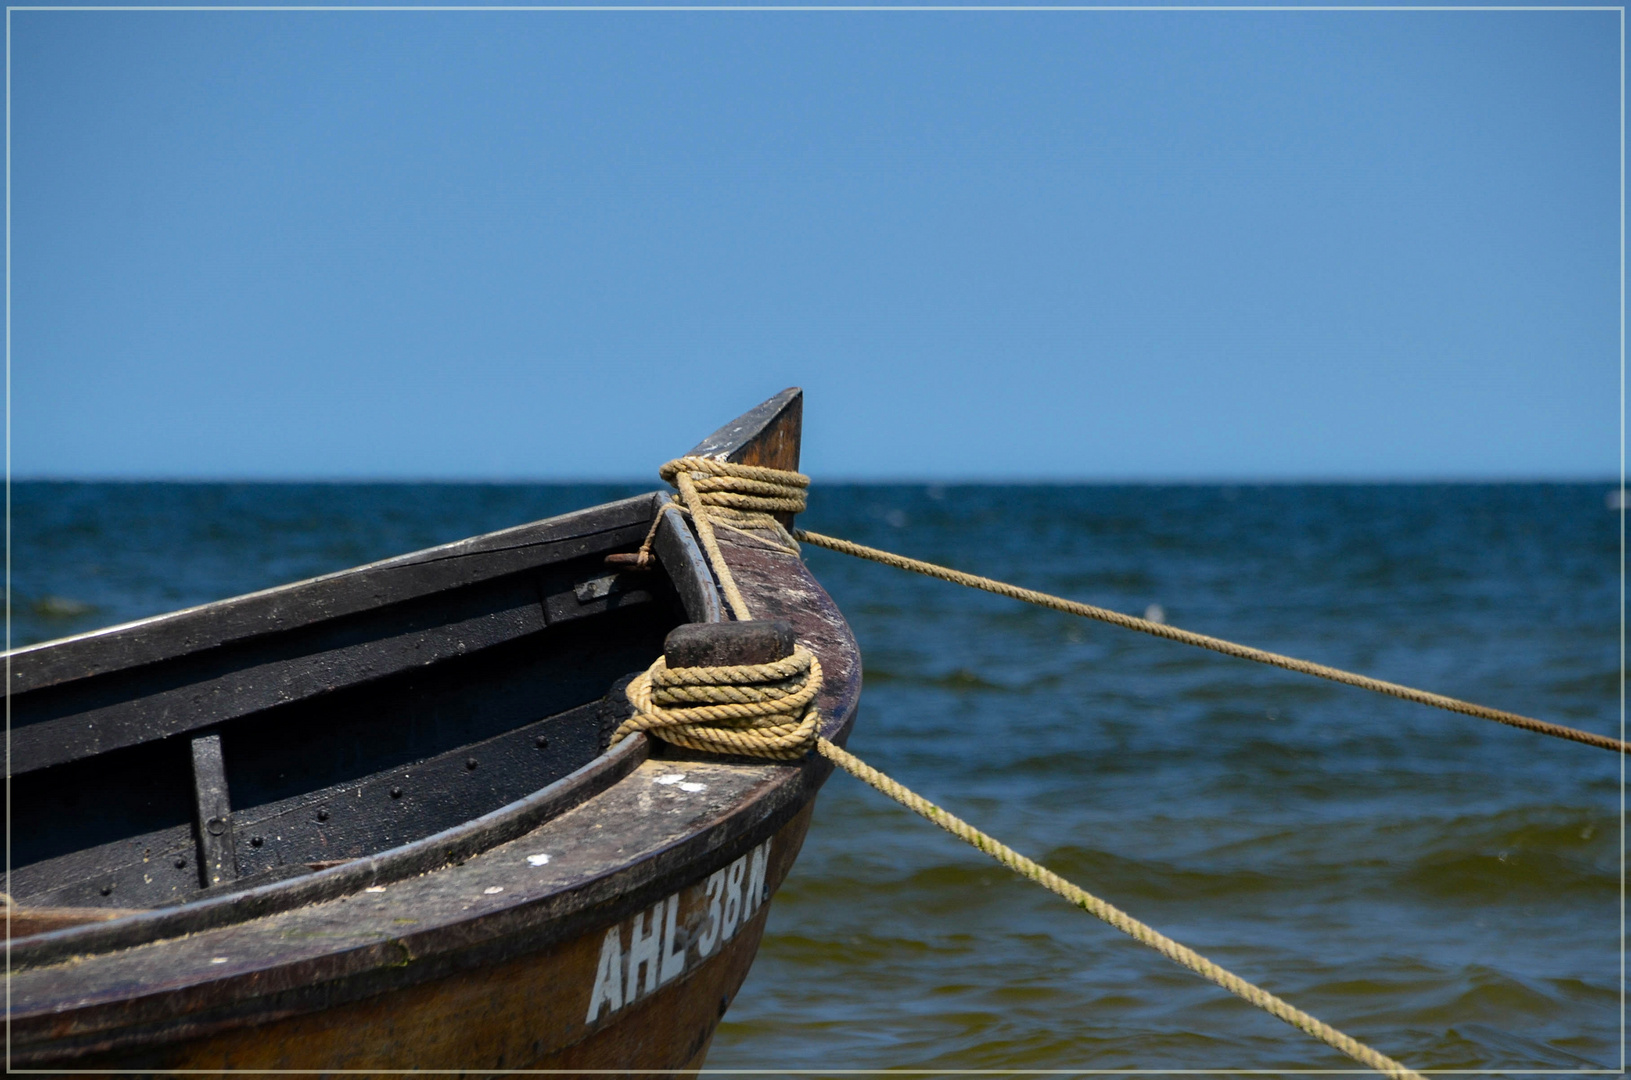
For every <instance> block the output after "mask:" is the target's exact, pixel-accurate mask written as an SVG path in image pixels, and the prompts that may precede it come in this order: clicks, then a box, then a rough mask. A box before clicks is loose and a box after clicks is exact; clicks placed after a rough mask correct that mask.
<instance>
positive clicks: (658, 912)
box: [628, 902, 665, 1001]
mask: <svg viewBox="0 0 1631 1080" xmlns="http://www.w3.org/2000/svg"><path fill="white" fill-rule="evenodd" d="M664 906H665V905H664V904H663V903H662V902H659V903H658V904H657V906H656V907H654V908H652V909H651V910H650V911H648V912H646V913H645V914H644V915H643V916H642V915H636V916H635V917H634V922H633V924H632V926H631V931H630V938H629V977H628V990H629V1000H630V1001H633V1000H634V999H635V998H636V997H638V996H639V995H640V994H642V993H645V994H649V993H651V992H652V991H653V990H655V989H657V965H658V963H659V960H658V958H659V957H660V956H662V950H663V908H664ZM641 923H644V924H645V927H644V929H643V930H642V928H641ZM642 966H643V967H644V968H645V969H646V973H645V979H644V980H642V979H641V978H640V968H641V967H642ZM636 987H638V989H636Z"/></svg>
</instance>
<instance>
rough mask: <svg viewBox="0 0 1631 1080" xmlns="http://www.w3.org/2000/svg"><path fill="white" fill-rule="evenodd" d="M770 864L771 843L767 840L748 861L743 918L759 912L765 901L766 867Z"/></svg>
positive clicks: (754, 850)
mask: <svg viewBox="0 0 1631 1080" xmlns="http://www.w3.org/2000/svg"><path fill="white" fill-rule="evenodd" d="M769 862H770V841H769V840H766V841H765V842H764V843H762V844H760V845H759V846H758V847H756V848H754V849H753V857H752V858H751V859H750V860H748V891H747V893H746V895H744V896H743V897H742V918H743V919H744V920H746V919H747V918H748V916H750V915H752V914H753V913H754V912H755V911H758V910H759V905H760V904H762V903H764V901H765V867H766V866H767V865H768V864H769Z"/></svg>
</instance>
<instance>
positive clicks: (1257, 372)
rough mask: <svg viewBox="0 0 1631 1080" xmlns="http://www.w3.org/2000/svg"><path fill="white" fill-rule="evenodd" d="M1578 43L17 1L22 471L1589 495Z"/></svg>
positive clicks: (1509, 30)
mask: <svg viewBox="0 0 1631 1080" xmlns="http://www.w3.org/2000/svg"><path fill="white" fill-rule="evenodd" d="M1620 34H1621V30H1620V16H1619V13H1618V12H1562V11H1545V12H1529V13H1520V12H1493V13H1474V12H1452V13H1429V12H1406V13H1379V12H1360V13H1338V12H1266V13H1228V12H1199V13H1179V12H1157V11H1144V12H1130V13H1109V12H1085V13H1084V12H1062V11H1051V12H1041V13H1018V12H1006V13H1002V12H997V13H979V12H949V13H929V12H906V11H886V12H862V13H822V12H811V11H777V12H760V13H753V12H726V13H700V12H673V11H670V12H656V13H633V12H615V11H599V12H585V13H570V12H561V11H551V12H499V13H476V12H453V13H431V12H408V13H382V12H367V11H354V12H337V13H297V12H267V13H246V12H201V13H181V12H112V13H92V12H79V13H74V12H66V11H45V12H14V13H12V15H11V40H10V48H11V53H10V55H11V64H12V66H11V72H10V78H11V118H12V128H11V184H12V186H11V212H12V218H11V225H12V228H11V259H12V263H11V267H12V279H11V304H12V308H11V311H12V339H11V379H12V383H11V386H12V398H11V416H12V428H11V449H12V465H13V472H14V475H15V476H18V477H31V476H54V477H133V478H134V477H175V478H187V477H198V478H228V477H230V478H313V477H320V478H353V477H355V478H447V479H532V478H540V479H573V478H612V477H615V478H631V477H645V476H650V475H652V474H653V473H654V471H655V467H656V465H657V464H658V463H660V462H661V461H662V460H665V459H666V458H668V457H672V456H674V455H676V454H677V453H679V452H682V451H684V450H685V449H687V448H688V447H689V446H690V445H691V444H692V443H693V442H694V441H696V439H697V438H699V437H700V436H701V435H703V434H706V433H707V431H709V430H710V429H711V428H713V427H714V426H716V425H717V424H718V423H720V422H722V421H724V420H726V419H728V418H730V417H731V416H733V415H735V414H736V413H738V412H740V411H742V410H743V409H745V408H747V407H749V406H751V405H752V404H754V403H755V402H756V401H758V400H759V399H761V398H763V397H766V396H769V395H770V394H772V393H774V392H775V391H777V390H780V389H781V388H782V387H784V386H787V385H793V384H797V385H801V386H803V387H804V388H805V390H806V394H807V408H806V452H805V466H806V468H807V469H808V470H809V471H811V472H813V473H815V474H816V475H817V476H820V477H826V478H829V479H835V478H841V477H843V478H925V479H929V478H933V479H947V478H989V479H1002V478H1059V479H1088V480H1095V479H1157V478H1159V479H1200V480H1205V479H1221V478H1227V479H1254V478H1257V479H1295V478H1310V477H1317V478H1355V479H1361V478H1389V479H1392V478H1489V477H1496V478H1529V477H1559V478H1574V477H1591V478H1602V477H1608V476H1612V475H1615V474H1617V471H1618V461H1619V423H1620V390H1619V379H1620V374H1619V372H1620V357H1619V354H1620V344H1619V339H1620V329H1619V321H1620V295H1619V287H1620V286H1619V281H1620V254H1619V251H1620V249H1619V244H1620V240H1619V230H1620V106H1619V92H1620V89H1619V86H1620Z"/></svg>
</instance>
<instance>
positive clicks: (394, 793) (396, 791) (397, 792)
mask: <svg viewBox="0 0 1631 1080" xmlns="http://www.w3.org/2000/svg"><path fill="white" fill-rule="evenodd" d="M391 798H393V799H400V798H402V789H401V788H399V787H394V788H392V789H391Z"/></svg>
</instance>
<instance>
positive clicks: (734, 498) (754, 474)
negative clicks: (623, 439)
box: [658, 457, 810, 621]
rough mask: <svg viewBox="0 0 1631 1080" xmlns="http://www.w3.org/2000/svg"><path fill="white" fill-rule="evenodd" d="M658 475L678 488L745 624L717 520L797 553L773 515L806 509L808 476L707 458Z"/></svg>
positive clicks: (677, 463) (673, 465)
mask: <svg viewBox="0 0 1631 1080" xmlns="http://www.w3.org/2000/svg"><path fill="white" fill-rule="evenodd" d="M658 475H660V476H661V477H662V478H663V479H664V480H667V481H668V482H669V483H670V484H673V485H674V486H675V487H677V488H678V489H679V492H680V504H681V505H682V506H683V507H684V508H685V509H686V510H688V511H690V514H691V521H692V522H693V523H694V524H695V525H696V527H697V539H698V540H700V541H702V550H703V551H706V552H707V553H708V561H709V562H710V563H712V564H713V567H714V572H715V576H717V577H718V578H719V586H720V588H721V589H722V590H724V593H725V601H726V603H728V604H730V608H731V613H732V614H734V615H735V616H736V618H737V619H738V620H741V621H745V620H748V619H751V618H753V616H752V615H751V614H749V612H748V602H747V601H746V600H744V599H742V592H741V590H740V589H738V588H737V587H736V579H735V578H733V577H732V576H731V572H730V568H729V567H727V566H726V565H725V556H724V554H722V553H721V552H720V550H719V538H718V537H717V536H716V535H714V524H715V522H718V523H719V524H721V525H725V526H728V527H730V528H734V529H739V530H746V529H768V530H770V531H771V532H772V533H775V534H776V535H777V537H778V538H784V539H785V541H786V545H787V548H788V550H789V551H797V550H798V545H797V544H796V543H794V542H793V538H792V536H791V535H789V534H788V532H787V529H786V528H785V527H784V526H783V525H782V523H781V522H780V521H778V520H777V519H776V517H775V515H776V514H777V513H784V514H797V513H800V512H801V511H803V509H804V492H805V489H806V488H808V487H809V486H810V478H809V477H808V476H805V475H803V474H802V473H796V472H788V471H787V470H785V469H768V468H765V467H763V466H759V465H737V464H735V463H733V462H728V461H716V460H714V459H713V458H705V457H682V458H678V459H676V460H674V461H670V462H669V463H668V464H666V465H664V466H663V467H662V468H661V469H659V470H658Z"/></svg>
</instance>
